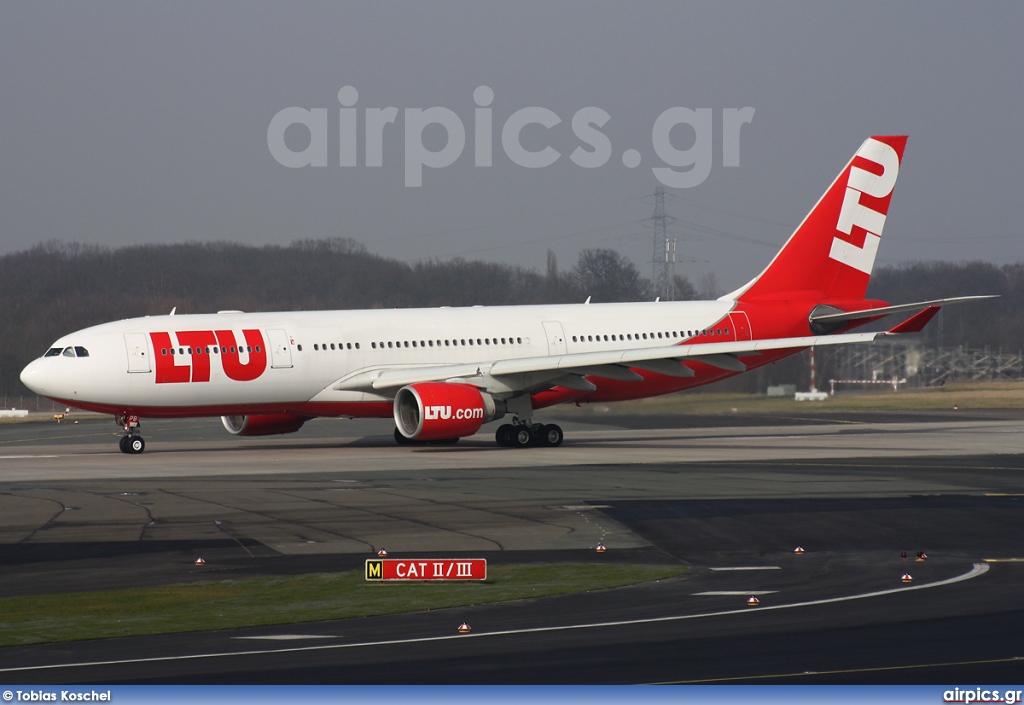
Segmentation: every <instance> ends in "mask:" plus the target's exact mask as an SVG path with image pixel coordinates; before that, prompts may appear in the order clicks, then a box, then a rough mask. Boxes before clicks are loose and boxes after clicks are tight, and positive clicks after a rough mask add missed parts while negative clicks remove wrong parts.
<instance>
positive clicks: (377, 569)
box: [366, 561, 384, 580]
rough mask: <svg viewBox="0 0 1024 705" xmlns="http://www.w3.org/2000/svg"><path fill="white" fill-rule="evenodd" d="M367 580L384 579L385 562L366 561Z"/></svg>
mask: <svg viewBox="0 0 1024 705" xmlns="http://www.w3.org/2000/svg"><path fill="white" fill-rule="evenodd" d="M366 579H367V580H383V579H384V561H366Z"/></svg>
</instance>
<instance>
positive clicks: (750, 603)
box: [747, 595, 761, 607]
mask: <svg viewBox="0 0 1024 705" xmlns="http://www.w3.org/2000/svg"><path fill="white" fill-rule="evenodd" d="M760 604H761V601H760V600H759V599H757V597H755V596H754V595H751V596H750V597H748V598H747V607H757V606H758V605H760Z"/></svg>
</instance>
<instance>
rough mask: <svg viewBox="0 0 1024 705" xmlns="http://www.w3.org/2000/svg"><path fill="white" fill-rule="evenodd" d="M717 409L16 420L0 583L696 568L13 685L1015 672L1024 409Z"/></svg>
mask: <svg viewBox="0 0 1024 705" xmlns="http://www.w3.org/2000/svg"><path fill="white" fill-rule="evenodd" d="M698 418H701V419H703V420H702V421H698V420H697V419H698ZM706 418H707V417H694V418H692V419H685V418H679V419H676V423H677V424H678V425H676V426H663V427H662V428H654V427H653V426H652V427H645V428H639V429H632V428H627V427H628V426H631V425H633V424H632V423H631V422H630V423H627V422H625V421H622V420H620V419H616V418H610V417H605V418H602V419H600V423H593V422H583V421H580V420H578V419H576V420H571V421H570V422H568V423H565V424H563V425H564V427H565V428H566V436H567V440H566V444H565V446H563V448H559V449H551V450H547V449H545V450H540V449H537V450H532V449H531V450H525V451H518V450H511V449H495V448H493V443H491V442H489V441H487V440H486V438H484V437H480V438H479V439H470V440H469V441H468V442H463V443H460V444H459V446H456V447H454V448H424V449H408V448H396V447H393V446H392V444H391V443H390V442H389V440H388V434H389V433H390V427H389V426H387V425H386V424H380V423H378V422H347V423H346V422H330V421H324V422H318V423H311V424H308V425H307V427H306V428H304V429H303V431H301V432H300V434H297V435H295V436H287V437H281V438H273V439H236V438H230V437H225V435H226V434H225V433H224V432H223V430H222V429H221V428H220V427H219V422H216V421H212V422H211V421H208V420H206V421H187V422H186V421H182V422H162V423H152V424H150V425H149V426H147V428H146V429H144V430H145V431H146V435H147V441H148V443H149V445H148V449H147V452H146V453H145V454H143V455H142V456H137V457H136V456H124V455H122V454H120V453H119V452H117V450H116V440H117V438H116V436H114V435H111V434H112V432H113V431H114V429H113V427H112V424H110V422H109V421H99V420H91V419H82V420H81V421H80V423H79V424H77V425H75V424H73V423H72V424H61V425H60V426H59V427H58V426H57V425H56V424H52V423H48V424H4V425H0V517H3V518H2V520H0V567H2V570H0V596H2V597H8V596H14V595H24V594H37V593H41V592H50V593H60V592H67V591H71V590H90V589H107V588H113V587H125V586H147V585H161V584H169V583H180V582H189V581H200V580H211V579H214V580H218V579H225V578H234V577H248V576H255V575H279V574H293V573H301V572H323V571H332V570H348V569H351V568H354V567H359V566H361V565H362V564H363V561H364V560H365V559H366V558H367V557H371V556H372V555H373V553H374V552H375V551H376V550H377V549H378V548H380V547H387V549H388V551H389V552H391V555H393V556H403V557H412V556H428V555H438V553H439V552H443V553H444V555H446V556H447V555H450V556H458V555H466V556H470V555H472V556H474V557H486V558H487V559H488V560H489V561H491V562H494V563H500V562H509V563H515V562H526V561H544V562H559V561H574V562H580V561H587V562H591V561H597V560H601V561H608V562H617V563H670V562H681V563H684V564H686V565H687V566H689V570H688V571H687V572H686V573H685V574H684V575H682V576H680V577H677V578H673V579H671V580H665V581H661V582H658V583H653V584H646V585H639V586H634V587H629V588H621V589H616V590H605V591H595V592H591V593H583V594H577V595H568V596H561V597H552V598H543V599H536V600H520V601H515V602H512V603H502V604H495V605H480V606H473V607H466V608H456V609H445V610H433V611H429V612H422V613H416V614H410V615H393V616H388V617H377V618H368V619H356V620H344V621H336V622H318V623H312V624H292V625H281V626H275V627H262V628H258V629H246V630H235V631H221V632H202V631H198V632H192V633H186V634H176V635H167V636H154V637H133V638H122V639H107V640H100V641H93V642H85V643H66V644H49V645H37V646H29V647H13V648H3V649H0V681H6V682H11V683H40V684H42V683H543V684H548V683H681V682H731V683H884V684H890V683H950V682H957V683H1010V684H1012V683H1014V682H1019V681H1020V678H1021V675H1020V674H1021V673H1024V648H1022V646H1021V643H1022V642H1021V635H1022V634H1024V590H1022V589H1021V588H1022V587H1024V512H1022V508H1024V455H1021V451H1024V446H1022V441H1024V413H1020V412H972V413H969V414H968V413H965V414H950V413H937V414H929V415H907V414H894V415H887V416H886V417H884V418H883V417H870V416H864V415H836V416H829V417H818V418H815V419H799V418H779V417H770V418H764V417H759V418H758V421H759V423H753V422H747V421H741V422H740V423H739V424H738V425H728V426H726V425H723V422H722V420H721V419H718V421H717V424H708V423H707V422H706ZM687 421H692V423H688V422H687ZM150 426H151V427H150ZM598 542H603V543H604V544H605V545H606V546H607V547H608V551H607V552H606V553H604V554H595V553H594V550H593V548H594V546H595V545H596V544H597V543H598ZM796 546H802V547H803V548H805V549H806V552H805V553H804V554H803V555H797V554H795V553H794V551H793V549H794V548H795V547H796ZM901 551H906V552H907V554H908V559H907V560H902V559H901V557H900V553H901ZM918 551H925V552H926V553H927V555H928V558H927V560H925V561H923V562H918V561H915V560H914V556H915V555H916V553H917V552H918ZM200 554H201V555H204V557H206V559H207V561H208V562H207V566H205V567H204V568H202V569H200V568H196V567H195V566H194V565H193V564H192V561H193V559H194V557H195V556H196V555H200ZM1014 559H1018V560H1014ZM723 568H728V569H732V570H721V569H723ZM737 569H739V570H737ZM755 569H756V570H755ZM907 572H909V573H911V574H912V578H913V581H912V582H911V583H903V582H902V580H901V577H902V575H903V574H904V573H907ZM752 594H756V595H758V598H759V600H760V606H758V607H748V606H747V604H746V601H747V598H748V597H749V596H750V595H752ZM0 621H2V618H0ZM463 621H466V622H468V623H469V624H470V625H471V626H472V628H473V629H472V632H471V633H470V634H466V635H460V634H458V633H457V631H456V627H457V626H458V625H459V624H460V623H461V622H463Z"/></svg>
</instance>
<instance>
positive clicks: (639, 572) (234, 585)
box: [0, 564, 685, 646]
mask: <svg viewBox="0 0 1024 705" xmlns="http://www.w3.org/2000/svg"><path fill="white" fill-rule="evenodd" d="M684 571H685V568H684V567H683V566H678V565H621V564H611V565H599V564H523V565H496V566H489V567H488V579H487V580H486V581H484V582H481V583H444V584H438V583H371V582H367V581H366V580H365V579H364V576H363V572H362V571H350V572H345V573H314V574H308V575H295V576H285V577H273V578H248V579H244V580H225V581H217V582H208V583H198V584H190V585H168V586H165V587H158V588H140V589H133V590H111V591H105V592H82V593H68V594H62V595H39V596H34V597H9V598H4V599H0V646H15V645H22V644H39V643H48V642H64V641H83V640H86V639H104V638H111V637H121V636H138V635H143V634H169V633H173V632H187V631H200V630H203V631H206V630H212V629H237V628H240V627H255V626H260V625H268V624H290V623H295V622H312V621H320V620H330V619H350V618H353V617H369V616H374V615H382V614H394V613H399V612H419V611H424V610H433V609H442V608H446V607H458V606H464V605H476V604H483V603H488V602H502V601H505V600H516V599H523V598H530V597H543V596H547V595H560V594H566V593H573V592H587V591H590V590H601V589H606V588H612V587H621V586H624V585H632V584H636V583H641V582H647V581H651V580H661V579H664V578H669V577H672V576H674V575H679V574H680V573H682V572H684Z"/></svg>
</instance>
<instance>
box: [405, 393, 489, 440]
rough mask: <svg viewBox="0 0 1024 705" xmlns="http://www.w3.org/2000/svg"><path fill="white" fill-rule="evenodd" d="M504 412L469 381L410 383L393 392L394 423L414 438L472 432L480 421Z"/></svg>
mask: <svg viewBox="0 0 1024 705" xmlns="http://www.w3.org/2000/svg"><path fill="white" fill-rule="evenodd" d="M504 415H505V403H504V402H502V401H499V400H497V399H495V398H494V397H492V396H491V395H490V394H484V393H483V392H481V391H480V390H479V389H477V388H476V387H473V386H471V385H469V384H451V383H448V382H424V383H422V384H410V385H409V386H407V387H402V388H401V389H400V390H398V394H396V395H395V425H396V426H397V427H398V430H399V432H400V433H401V434H402V435H403V436H405V437H406V438H409V439H412V440H417V441H436V440H441V439H445V438H462V437H464V436H472V435H473V434H474V433H476V432H477V431H479V430H480V427H481V426H482V425H483V424H484V422H486V421H492V420H494V419H498V418H501V417H502V416H504Z"/></svg>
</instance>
